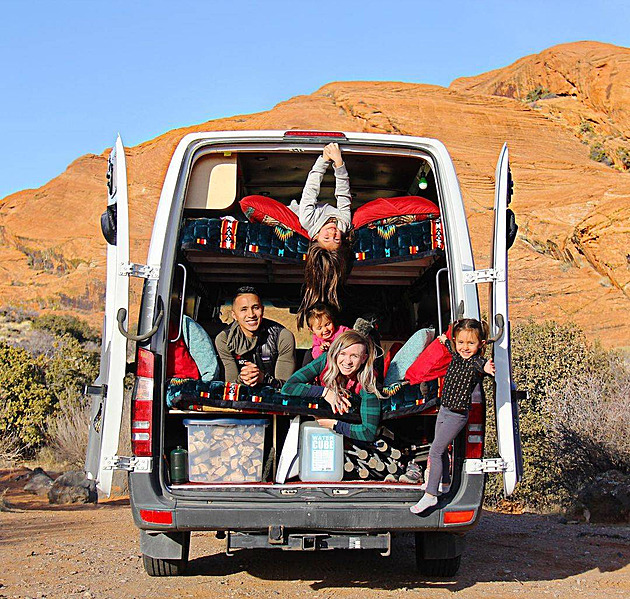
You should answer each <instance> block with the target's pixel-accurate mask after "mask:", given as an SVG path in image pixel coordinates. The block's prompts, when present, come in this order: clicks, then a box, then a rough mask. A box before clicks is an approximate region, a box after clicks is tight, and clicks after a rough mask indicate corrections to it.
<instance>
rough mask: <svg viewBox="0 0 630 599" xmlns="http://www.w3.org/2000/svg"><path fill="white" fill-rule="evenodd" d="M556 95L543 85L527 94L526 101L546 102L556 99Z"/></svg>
mask: <svg viewBox="0 0 630 599" xmlns="http://www.w3.org/2000/svg"><path fill="white" fill-rule="evenodd" d="M555 97H556V96H555V94H552V93H551V92H550V91H549V90H548V89H547V88H546V87H543V86H542V85H538V86H536V87H535V88H534V89H532V90H531V91H529V92H528V93H527V96H526V98H525V100H526V101H527V102H530V103H531V102H537V101H538V100H546V99H548V98H555Z"/></svg>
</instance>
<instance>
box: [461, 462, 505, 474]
mask: <svg viewBox="0 0 630 599" xmlns="http://www.w3.org/2000/svg"><path fill="white" fill-rule="evenodd" d="M513 470H514V463H513V462H506V461H505V460H504V459H502V458H486V459H484V460H464V472H465V473H466V474H484V473H486V472H512V471H513Z"/></svg>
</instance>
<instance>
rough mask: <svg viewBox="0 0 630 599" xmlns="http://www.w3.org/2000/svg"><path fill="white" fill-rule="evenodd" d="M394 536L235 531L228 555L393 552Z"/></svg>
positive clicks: (277, 528) (229, 538)
mask: <svg viewBox="0 0 630 599" xmlns="http://www.w3.org/2000/svg"><path fill="white" fill-rule="evenodd" d="M391 545H392V538H391V533H389V532H384V533H356V532H349V533H343V532H340V533H337V532H330V533H328V532H289V531H286V530H285V528H284V526H270V527H269V530H268V533H267V534H265V532H264V531H260V532H234V531H228V532H227V535H226V547H225V553H226V554H227V555H233V554H232V550H233V549H284V550H285V551H325V550H329V549H377V550H379V551H380V553H381V555H383V556H388V555H389V554H390V552H391Z"/></svg>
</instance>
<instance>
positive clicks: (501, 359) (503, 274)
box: [490, 144, 523, 496]
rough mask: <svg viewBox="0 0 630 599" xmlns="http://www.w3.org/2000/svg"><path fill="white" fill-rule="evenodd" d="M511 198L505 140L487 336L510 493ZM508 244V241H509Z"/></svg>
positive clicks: (519, 464) (517, 451)
mask: <svg viewBox="0 0 630 599" xmlns="http://www.w3.org/2000/svg"><path fill="white" fill-rule="evenodd" d="M511 199H512V174H511V172H510V162H509V153H508V147H507V144H505V145H504V146H503V149H502V150H501V155H500V156H499V161H498V163H497V170H496V175H495V193H494V231H493V239H492V266H491V268H492V269H493V270H494V277H493V281H492V284H491V286H490V316H491V323H490V329H491V331H490V336H491V338H493V339H495V342H494V344H493V359H494V362H495V365H496V376H495V412H496V419H497V440H498V445H499V455H500V456H501V458H502V459H503V461H504V469H503V488H504V491H505V495H506V496H507V495H511V494H512V492H513V491H514V487H515V486H516V483H517V482H518V481H519V480H520V479H521V477H522V473H523V457H522V453H521V438H520V432H519V422H518V403H517V395H516V388H515V385H514V381H513V379H512V356H511V348H510V320H509V314H508V256H507V250H508V247H509V246H508V237H509V235H508V233H510V237H511V239H510V241H513V235H512V233H513V231H508V221H509V220H510V216H511V214H510V212H508V204H509V203H510V201H511ZM510 244H511V243H510Z"/></svg>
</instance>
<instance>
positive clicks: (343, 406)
mask: <svg viewBox="0 0 630 599" xmlns="http://www.w3.org/2000/svg"><path fill="white" fill-rule="evenodd" d="M324 399H325V400H326V401H327V402H328V403H329V404H330V406H331V407H332V411H333V414H345V413H346V412H347V411H348V410H349V409H350V405H351V404H350V400H349V399H348V398H347V397H339V395H337V394H336V393H335V392H334V391H333V390H332V389H326V393H325V394H324Z"/></svg>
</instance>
